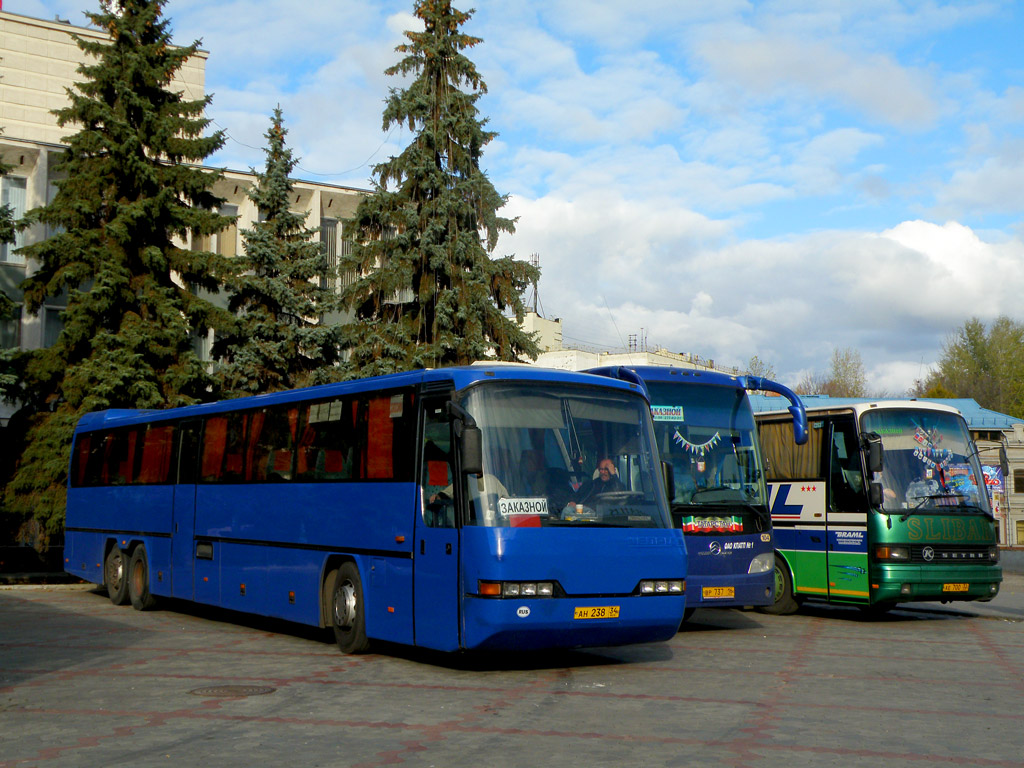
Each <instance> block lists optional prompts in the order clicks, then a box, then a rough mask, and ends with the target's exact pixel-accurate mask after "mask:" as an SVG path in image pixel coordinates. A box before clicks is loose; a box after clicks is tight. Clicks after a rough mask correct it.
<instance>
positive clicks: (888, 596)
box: [871, 565, 1003, 603]
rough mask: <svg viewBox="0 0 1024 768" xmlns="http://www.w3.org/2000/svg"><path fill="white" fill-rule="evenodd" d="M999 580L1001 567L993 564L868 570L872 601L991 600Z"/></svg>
mask: <svg viewBox="0 0 1024 768" xmlns="http://www.w3.org/2000/svg"><path fill="white" fill-rule="evenodd" d="M1002 580H1003V571H1002V568H1000V567H999V566H995V565H960V566H952V567H943V568H932V567H925V568H923V567H921V566H918V565H885V566H877V567H876V568H873V569H872V570H871V602H872V603H911V602H923V601H930V602H931V601H940V602H949V601H954V600H991V599H992V598H993V597H995V596H996V595H997V594H998V593H999V585H1000V583H1001V582H1002Z"/></svg>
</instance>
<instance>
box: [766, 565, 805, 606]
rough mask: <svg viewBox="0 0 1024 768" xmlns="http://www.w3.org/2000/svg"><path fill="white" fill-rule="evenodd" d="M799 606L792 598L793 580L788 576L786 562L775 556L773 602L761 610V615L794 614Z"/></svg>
mask: <svg viewBox="0 0 1024 768" xmlns="http://www.w3.org/2000/svg"><path fill="white" fill-rule="evenodd" d="M799 607H800V604H799V603H798V602H797V601H796V598H795V597H793V578H792V577H791V576H790V575H789V568H787V567H786V562H785V561H784V560H783V559H782V558H781V557H779V556H778V555H776V556H775V602H774V603H772V604H771V605H766V606H764V607H763V608H761V612H762V613H770V614H774V615H776V616H784V615H786V614H789V613H795V612H796V610H797V609H798V608H799Z"/></svg>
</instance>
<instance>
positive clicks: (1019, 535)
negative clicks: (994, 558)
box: [1013, 520, 1024, 547]
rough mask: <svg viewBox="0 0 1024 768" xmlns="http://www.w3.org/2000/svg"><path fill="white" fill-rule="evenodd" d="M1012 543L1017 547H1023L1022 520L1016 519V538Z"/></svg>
mask: <svg viewBox="0 0 1024 768" xmlns="http://www.w3.org/2000/svg"><path fill="white" fill-rule="evenodd" d="M1013 543H1014V544H1016V545H1017V546H1018V547H1024V520H1018V521H1017V538H1016V539H1014V541H1013Z"/></svg>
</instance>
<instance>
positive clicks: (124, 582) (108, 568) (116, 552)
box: [103, 544, 128, 605]
mask: <svg viewBox="0 0 1024 768" xmlns="http://www.w3.org/2000/svg"><path fill="white" fill-rule="evenodd" d="M103 583H104V584H106V585H107V596H108V597H110V602H112V603H113V604H114V605H125V604H127V603H128V558H127V556H126V555H125V553H124V552H122V551H121V548H120V547H118V546H117V545H116V544H115V545H114V546H112V547H111V548H110V551H109V552H107V557H106V559H105V560H104V561H103Z"/></svg>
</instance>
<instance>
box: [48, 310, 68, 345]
mask: <svg viewBox="0 0 1024 768" xmlns="http://www.w3.org/2000/svg"><path fill="white" fill-rule="evenodd" d="M63 330H64V307H43V346H44V347H45V348H47V349H49V348H50V347H52V346H53V345H54V344H56V343H57V338H58V337H59V336H60V332H61V331H63Z"/></svg>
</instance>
